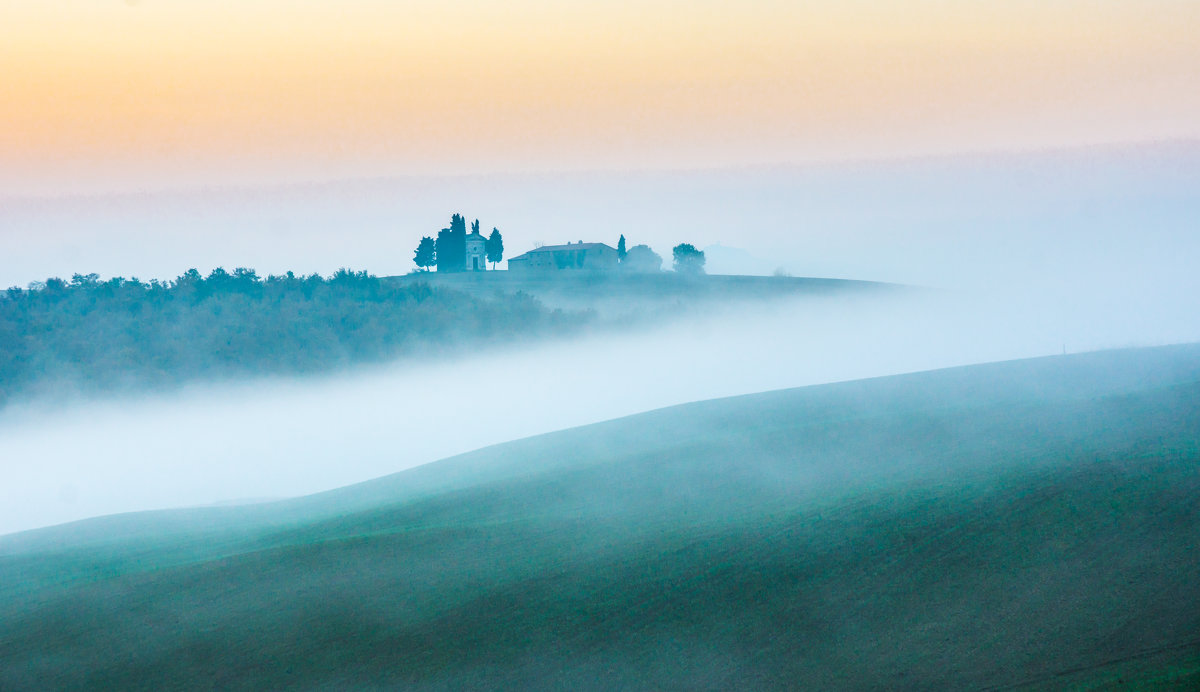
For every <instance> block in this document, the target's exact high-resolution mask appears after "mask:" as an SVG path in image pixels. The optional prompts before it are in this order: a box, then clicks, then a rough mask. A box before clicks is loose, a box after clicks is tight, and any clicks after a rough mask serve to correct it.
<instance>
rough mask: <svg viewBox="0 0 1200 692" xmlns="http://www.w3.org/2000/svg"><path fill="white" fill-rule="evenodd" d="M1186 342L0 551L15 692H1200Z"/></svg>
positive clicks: (762, 400)
mask: <svg viewBox="0 0 1200 692" xmlns="http://www.w3.org/2000/svg"><path fill="white" fill-rule="evenodd" d="M1198 463H1200V346H1195V345H1191V346H1178V347H1167V348H1159V349H1140V350H1129V351H1113V352H1103V353H1092V354H1083V355H1078V356H1065V357H1055V358H1044V359H1036V360H1029V361H1016V362H1010V363H999V364H991V365H984V366H972V367H968V368H955V369H950V370H942V371H935V372H930V373H919V374H914V375H905V376H898V377H889V378H880V379H875V380H863V381H857V382H849V383H841V384H834V385H824V386H818V387H808V388H802V389H795V390H784V391H778V392H770V393H765V394H757V395H750V396H744V397H734V398H729V399H720V400H714V401H707V402H700V403H696V404H687V405H683V406H678V407H673V408H668V409H662V410H659V411H654V412H650V413H646V414H640V415H636V416H631V417H627V418H622V419H618V420H614V421H609V422H605V423H600V424H596V425H591V426H586V427H583V428H576V429H572V430H567V431H561V432H558V433H552V434H549V435H543V436H539V437H535V438H529V439H526V440H519V441H516V442H511V443H506V444H502V445H497V446H495V447H490V448H487V449H483V450H479V451H477V452H472V453H470V454H466V455H462V456H459V457H455V458H452V459H448V460H445V461H442V462H437V463H434V464H430V465H426V466H423V467H418V468H416V469H411V470H408V471H404V472H401V473H399V474H395V475H393V476H389V477H386V478H382V479H378V480H376V481H371V482H368V483H364V484H360V485H357V486H351V487H348V488H343V489H339V490H336V491H331V492H328V493H322V494H319V495H314V496H310V497H306V498H299V499H296V500H289V501H284V502H279V503H270V504H264V505H254V506H245V507H223V508H203V509H195V510H178V511H173V512H153V513H142V514H134V515H122V516H117V517H108V518H102V519H98V520H92V521H88V522H80V523H77V524H72V525H66V526H62V527H54V528H51V529H44V530H40V531H35V532H27V533H23V534H16V535H13V536H8V537H3V538H0V575H2V576H3V578H0V643H2V644H3V646H0V688H4V689H9V688H13V689H23V688H41V689H45V688H53V687H56V686H58V687H74V688H78V687H85V688H86V687H93V688H98V687H117V688H126V689H133V688H146V689H149V688H162V687H203V688H211V687H213V686H219V687H246V688H251V687H254V688H261V687H283V686H287V687H306V688H309V687H311V688H324V687H328V688H346V687H395V686H397V685H401V686H410V687H418V688H429V689H461V688H463V687H511V688H520V689H540V688H545V689H550V688H563V687H569V688H593V689H609V688H613V689H616V688H629V687H634V688H643V687H652V688H687V689H696V688H711V689H729V688H738V687H742V688H796V687H800V688H830V687H887V688H904V687H912V688H930V687H938V688H955V689H960V688H980V687H988V686H1003V685H1015V684H1026V683H1028V684H1031V685H1033V686H1038V685H1043V686H1047V687H1058V686H1061V685H1063V684H1068V683H1070V684H1083V685H1090V684H1093V683H1095V684H1104V683H1106V682H1107V681H1109V680H1110V679H1111V680H1116V679H1117V678H1122V679H1129V678H1132V679H1137V680H1141V681H1143V682H1144V683H1146V684H1156V683H1162V684H1164V685H1168V686H1169V685H1172V684H1180V685H1187V684H1195V683H1196V682H1197V681H1198V680H1200V677H1198V676H1200V608H1196V607H1195V605H1194V604H1195V603H1200V581H1197V580H1196V579H1194V578H1193V577H1194V575H1195V574H1197V573H1200V555H1197V553H1196V551H1195V550H1194V546H1195V545H1196V544H1197V543H1198V542H1200V503H1197V502H1196V501H1195V499H1196V498H1197V497H1200V466H1197V464H1198Z"/></svg>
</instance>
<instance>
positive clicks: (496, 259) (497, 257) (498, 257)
mask: <svg viewBox="0 0 1200 692" xmlns="http://www.w3.org/2000/svg"><path fill="white" fill-rule="evenodd" d="M484 248H485V249H486V250H487V260H488V261H489V262H491V263H492V269H495V268H496V265H497V264H499V263H500V262H501V261H503V260H504V236H502V235H500V229H498V228H493V229H492V234H491V235H489V236H488V238H487V244H486V245H484Z"/></svg>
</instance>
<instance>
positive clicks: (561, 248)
mask: <svg viewBox="0 0 1200 692" xmlns="http://www.w3.org/2000/svg"><path fill="white" fill-rule="evenodd" d="M602 247H605V248H608V249H609V250H612V251H613V252H616V251H617V250H616V248H614V247H612V246H611V245H607V244H605V243H567V244H566V245H543V246H541V247H535V248H534V249H532V250H530V251H529V252H526V253H524V254H522V255H520V256H519V257H514V258H513V259H520V258H521V257H524V256H525V255H532V254H534V253H538V252H566V251H569V250H594V249H597V248H602Z"/></svg>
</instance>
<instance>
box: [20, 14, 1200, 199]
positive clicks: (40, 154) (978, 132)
mask: <svg viewBox="0 0 1200 692" xmlns="http://www.w3.org/2000/svg"><path fill="white" fill-rule="evenodd" d="M14 5H16V7H13V6H14ZM1197 36H1200V3H1197V2H1195V0H1139V1H1138V2H1133V1H1132V0H1130V1H1127V2H1113V1H1110V0H1093V1H1091V2H1086V1H1084V0H1041V1H1040V2H1034V1H1026V0H971V1H968V0H958V1H953V0H919V1H917V2H906V3H899V2H885V1H883V0H848V1H845V0H844V1H838V2H835V1H834V0H817V1H813V2H801V1H796V0H793V1H790V2H716V1H712V0H692V1H689V2H682V1H672V0H644V1H642V2H598V1H592V0H586V1H582V2H550V1H549V0H509V1H507V2H499V1H484V2H464V1H462V0H444V1H441V2H426V1H423V0H418V1H416V2H395V1H391V0H388V1H385V0H338V1H337V2H333V1H332V0H330V1H328V2H317V1H316V0H287V1H284V0H261V1H252V0H240V1H238V2H231V1H228V0H205V1H204V2H193V1H192V0H40V1H39V2H28V3H9V5H8V6H7V7H5V9H3V10H0V75H3V77H2V80H3V81H2V82H0V183H2V184H3V185H4V186H5V187H6V189H7V190H8V191H9V192H15V193H21V192H36V193H39V194H40V193H54V192H55V191H66V190H75V189H129V188H138V187H146V186H159V185H169V184H198V183H203V184H214V183H215V184H223V183H242V182H270V181H276V180H295V179H313V178H316V179H321V178H330V177H340V176H357V175H382V174H403V173H413V174H436V173H457V172H478V171H509V170H550V169H588V168H607V169H612V168H648V167H653V168H678V167H695V166H715V165H738V164H751V163H765V162H804V161H813V160H828V159H844V158H864V157H867V158H873V157H889V156H903V155H911V154H926V153H950V152H958V151H975V150H992V149H1020V148H1026V149H1027V148H1035V147H1049V146H1061V145H1072V144H1080V143H1092V142H1109V141H1129V140H1145V139H1162V138H1176V137H1197V136H1200V40H1197V38H1196V37H1197Z"/></svg>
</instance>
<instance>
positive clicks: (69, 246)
mask: <svg viewBox="0 0 1200 692" xmlns="http://www.w3.org/2000/svg"><path fill="white" fill-rule="evenodd" d="M1198 170H1200V150H1198V149H1197V148H1196V146H1195V145H1193V144H1183V145H1180V146H1178V147H1175V146H1168V145H1162V146H1155V147H1146V148H1136V149H1132V148H1115V149H1106V150H1099V151H1086V150H1085V151H1072V152H1062V153H1054V154H1029V155H1022V156H1015V155H1014V156H1001V157H984V158H978V159H949V160H933V161H924V162H907V163H904V162H901V163H891V164H871V165H867V164H864V165H861V166H844V167H836V168H829V169H813V170H808V169H788V170H780V171H762V170H744V171H717V172H710V173H679V174H649V173H639V174H631V175H629V176H615V175H608V174H597V175H595V176H583V175H580V176H569V177H567V178H565V179H561V180H549V179H546V178H536V177H527V178H520V177H516V178H514V177H508V178H477V179H443V180H426V181H403V180H399V181H364V182H352V183H339V184H330V185H318V186H313V187H311V188H282V189H277V190H270V189H266V190H242V191H238V190H227V191H221V190H210V191H204V192H191V193H179V194H157V195H147V196H120V197H109V198H104V197H100V198H65V199H61V200H43V201H31V200H24V201H21V200H18V201H9V202H8V203H6V204H5V206H4V207H3V212H2V215H0V223H2V224H3V226H2V231H0V233H2V235H0V238H2V239H3V242H4V243H5V244H6V245H7V246H8V247H7V248H6V250H7V251H6V252H4V253H3V254H0V277H4V279H5V280H6V281H8V282H23V281H26V280H34V279H37V278H45V276H46V275H53V274H57V275H69V274H70V273H71V272H73V271H93V270H95V271H100V272H106V273H110V274H116V275H124V276H130V275H141V276H142V278H148V277H150V276H154V275H158V276H170V275H172V273H173V272H175V271H176V268H177V267H179V266H181V265H183V264H187V263H190V264H193V265H198V266H200V267H202V268H204V267H207V266H209V265H224V266H226V267H232V266H243V265H245V266H253V267H256V268H258V269H259V270H260V271H262V272H264V273H265V272H266V271H283V270H285V269H295V270H298V271H302V272H303V271H309V270H318V269H328V268H329V266H330V263H331V262H333V263H336V264H346V265H352V266H362V267H366V268H368V269H370V270H372V271H374V272H376V273H380V274H387V273H404V272H406V271H407V270H408V269H409V268H410V267H411V263H410V262H409V261H408V260H409V259H410V258H411V249H410V247H409V246H411V245H415V239H416V238H417V237H418V236H419V235H420V234H422V233H428V232H431V231H430V230H429V229H433V228H435V227H436V225H437V224H438V223H441V222H443V216H444V213H445V210H446V209H448V208H449V209H454V208H464V209H469V210H471V213H477V214H478V215H479V216H481V217H483V218H484V219H486V220H487V222H488V223H492V222H493V221H495V222H496V223H497V224H499V225H502V226H504V229H505V231H506V239H507V242H508V243H509V248H510V250H509V256H513V255H514V254H517V253H519V252H520V251H521V250H522V244H531V243H532V242H534V241H547V242H556V241H565V240H567V239H572V238H576V237H578V238H585V239H589V240H593V239H608V240H610V242H611V239H609V238H608V236H614V237H615V236H616V235H617V234H618V233H624V234H625V235H626V236H627V237H629V238H630V240H631V241H632V242H634V243H637V242H649V243H651V244H652V245H653V246H655V247H657V248H659V249H660V251H664V252H665V250H666V248H667V247H669V244H670V243H672V242H673V241H675V240H682V239H688V240H692V241H695V242H696V244H697V245H701V244H706V243H718V242H719V243H723V244H724V245H725V246H726V247H731V246H733V247H741V248H742V249H741V250H740V251H739V252H737V253H733V257H734V258H735V259H737V258H740V259H741V260H742V261H743V264H744V263H745V261H754V260H755V259H756V258H757V259H760V260H763V261H762V263H761V265H760V266H763V267H765V266H770V264H771V263H775V262H777V263H778V266H779V267H780V268H782V269H785V270H787V271H790V272H793V273H797V274H805V275H822V276H842V277H854V278H860V279H872V280H891V281H900V282H905V283H908V284H914V285H917V286H922V287H926V288H927V290H909V291H901V292H887V291H885V292H881V293H879V294H873V295H855V296H842V297H839V296H833V297H813V296H802V297H798V298H790V299H776V300H773V301H768V302H765V303H754V302H740V303H736V302H735V303H728V304H725V303H720V302H717V303H713V304H706V305H704V306H701V307H699V308H696V309H691V310H689V311H687V314H686V315H684V316H682V317H678V318H677V319H670V317H671V316H670V315H667V316H664V317H663V318H662V319H660V320H659V322H660V324H659V325H658V326H657V327H655V326H653V325H651V326H648V327H645V328H640V329H636V330H626V331H622V332H615V333H608V334H593V335H591V336H587V337H577V338H574V339H557V340H548V341H545V342H528V343H519V344H516V345H507V346H503V347H481V348H479V349H477V352H475V353H473V354H471V355H468V356H462V357H459V358H456V359H448V360H445V361H444V362H437V363H434V364H432V365H429V364H424V365H417V364H414V363H408V364H405V363H400V364H397V365H395V366H373V367H370V368H362V369H358V370H353V371H350V372H348V373H342V374H337V375H325V376H313V377H311V378H302V379H296V378H278V377H276V378H270V379H263V380H254V379H250V380H247V381H244V382H240V383H225V384H221V385H216V386H207V385H205V384H203V383H193V384H192V385H190V386H189V387H188V388H187V389H186V390H185V391H183V392H181V393H177V394H158V395H147V396H145V397H140V396H137V395H136V394H124V395H122V396H120V397H118V398H116V399H114V400H111V401H106V400H103V399H102V400H100V401H95V402H93V403H85V402H76V403H74V404H70V405H68V406H67V407H66V408H56V407H53V406H48V405H45V404H40V405H39V404H38V403H36V402H35V403H33V404H30V405H28V406H26V407H24V408H23V407H21V406H14V407H11V408H10V409H9V410H6V411H4V412H3V413H2V414H0V459H3V460H5V466H6V474H7V478H8V480H9V482H7V483H5V484H4V485H3V488H2V489H0V508H3V509H0V531H2V532H10V531H17V530H21V529H27V528H33V527H37V526H43V525H47V524H52V523H59V522H63V521H70V520H74V519H80V518H85V517H89V516H95V515H99V514H105V513H112V512H122V511H133V510H143V509H151V508H159V507H172V506H181V505H195V504H205V503H211V502H223V501H236V500H240V499H254V498H274V497H283V496H293V495H298V494H304V493H309V492H315V491H319V490H324V489H328V488H332V487H336V486H339V485H345V484H348V483H353V482H357V481H362V480H366V479H369V478H372V477H375V476H379V475H383V474H386V473H390V472H393V471H397V470H400V469H402V468H406V467H410V466H414V465H418V464H422V463H425V462H429V461H433V460H435V459H439V458H442V457H445V456H449V455H451V454H455V453H460V452H465V451H468V450H471V449H474V448H477V447H480V446H484V445H488V444H493V443H497V442H502V441H505V440H510V439H516V438H520V437H523V436H527V435H532V434H536V433H541V432H546V431H550V430H556V429H560V428H566V427H570V426H575V425H580V424H585V423H590V422H595V421H599V420H605V419H608V418H613V417H617V416H622V415H628V414H631V413H635V412H639V411H645V410H649V409H653V408H656V407H661V406H667V405H672V404H677V403H681V402H686V401H695V400H700V399H706V398H712V397H717V396H724V395H730V394H742V393H750V392H755V391H762V390H769V389H779V388H784V387H792V386H799V385H806V384H813V383H820V382H830V381H837V380H846V379H854V378H860V377H871V376H878V375H886V374H893V373H900V372H909V371H915V370H922V369H930V368H937V367H944V366H951V365H960V364H967V363H974V362H983V361H991V360H1002V359H1009V358H1019V357H1026V356H1036V355H1046V354H1054V353H1061V352H1063V351H1070V352H1078V351H1083V350H1089V349H1098V348H1111V347H1122V346H1131V345H1156V344H1165V343H1178V342H1184V341H1191V340H1198V339H1200V318H1197V314H1200V311H1198V310H1197V307H1198V306H1197V296H1200V278H1198V277H1200V272H1196V271H1195V264H1194V258H1195V257H1197V256H1200V248H1198V247H1197V246H1198V245H1200V233H1198V232H1197V228H1196V226H1195V224H1196V223H1197V222H1196V219H1200V185H1196V184H1195V183H1196V181H1197V171H1198ZM517 193H520V194H517ZM616 200H620V202H621V203H619V204H616V203H613V202H615V201H616ZM334 229H336V230H337V232H331V230H334ZM578 238H576V239H578ZM713 254H714V260H713V262H714V266H711V267H710V269H711V270H712V271H713V272H717V273H719V272H720V271H721V266H720V262H721V261H722V260H721V257H722V254H721V252H720V251H719V250H718V251H717V252H714V253H713ZM725 256H726V257H728V256H729V253H726V255H725ZM747 258H749V260H747ZM764 258H765V260H764ZM741 268H742V269H743V270H745V267H741ZM667 305H668V308H669V302H668V303H667ZM661 307H662V306H661V305H660V306H659V308H660V309H661Z"/></svg>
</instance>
